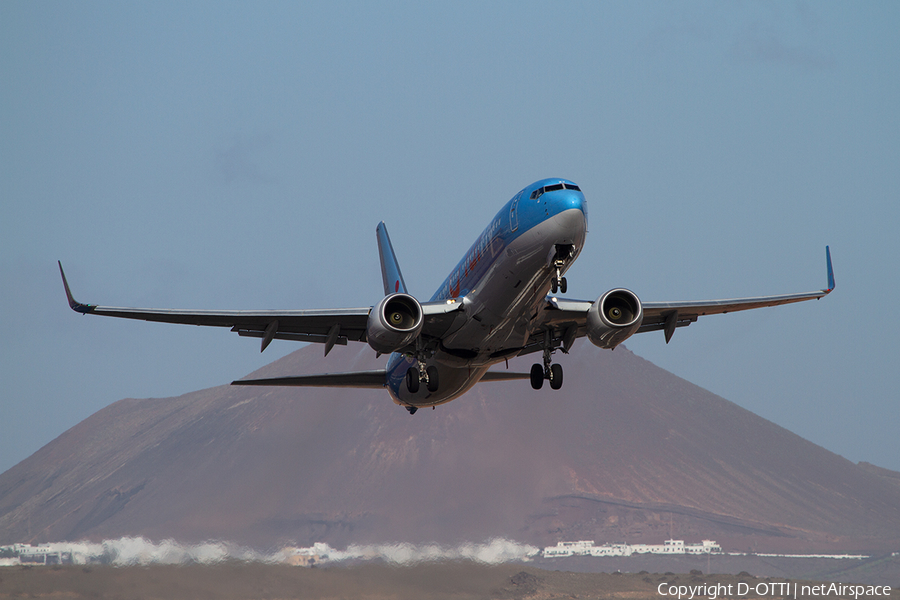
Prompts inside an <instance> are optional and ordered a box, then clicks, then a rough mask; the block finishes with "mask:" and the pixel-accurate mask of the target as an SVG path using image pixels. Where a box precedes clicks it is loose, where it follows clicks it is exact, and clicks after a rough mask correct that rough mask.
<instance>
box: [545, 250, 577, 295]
mask: <svg viewBox="0 0 900 600" xmlns="http://www.w3.org/2000/svg"><path fill="white" fill-rule="evenodd" d="M574 257H575V246H573V245H572V244H557V245H556V254H554V255H553V268H554V269H555V270H556V276H555V277H554V278H553V279H551V280H550V292H551V293H553V294H555V293H556V292H557V290H559V292H560V293H561V294H565V293H566V289H567V288H568V287H569V286H568V283H567V282H566V278H565V277H563V276H562V270H563V268H564V267H565V266H566V263H568V262H569V261H570V260H572V259H573V258H574Z"/></svg>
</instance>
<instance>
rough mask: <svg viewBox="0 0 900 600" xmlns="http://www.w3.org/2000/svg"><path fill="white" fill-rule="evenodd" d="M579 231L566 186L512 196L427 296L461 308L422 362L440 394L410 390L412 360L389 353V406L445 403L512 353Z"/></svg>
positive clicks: (576, 202)
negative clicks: (433, 373)
mask: <svg viewBox="0 0 900 600" xmlns="http://www.w3.org/2000/svg"><path fill="white" fill-rule="evenodd" d="M586 233H587V204H586V202H585V199H584V194H583V193H582V192H581V190H580V189H579V188H578V186H577V185H575V184H574V183H572V182H571V181H568V180H565V179H544V180H542V181H538V182H535V183H533V184H531V185H530V186H528V187H526V188H525V189H523V190H522V191H520V192H519V193H518V194H516V195H515V196H513V198H512V199H511V200H510V201H509V202H507V203H506V205H504V207H503V208H502V209H500V212H498V213H497V215H496V216H495V217H494V218H493V219H492V220H491V222H490V224H489V225H488V226H487V227H486V228H485V230H484V231H483V232H482V233H481V235H480V236H479V237H478V239H477V240H476V241H475V243H474V244H472V247H471V248H469V251H468V252H466V254H465V255H464V256H463V258H462V260H460V261H459V264H457V265H456V267H454V269H453V270H452V271H451V272H450V274H449V275H448V276H447V278H446V279H445V280H444V282H443V283H442V284H441V286H440V287H439V288H438V290H437V291H436V292H435V293H434V295H433V296H432V297H431V301H433V302H434V301H446V302H448V303H456V302H461V303H462V304H463V308H462V310H461V311H458V312H457V313H456V314H457V317H456V319H455V320H454V322H453V324H452V325H451V326H450V328H449V329H448V330H447V331H446V332H445V333H444V334H443V336H442V337H441V340H440V343H439V345H438V346H437V347H436V348H434V349H433V353H432V354H431V355H430V356H429V357H428V358H427V360H426V362H427V364H428V365H429V366H435V367H437V369H438V371H439V374H440V387H439V389H438V390H437V391H436V392H429V391H428V390H427V389H426V388H425V386H422V387H421V388H420V389H419V391H418V392H416V393H410V392H409V390H408V389H407V386H406V385H405V378H406V372H407V370H408V369H409V368H410V366H411V365H414V364H415V363H416V360H415V359H414V358H413V357H411V356H408V355H404V354H399V353H394V354H392V355H391V357H390V359H389V360H388V364H387V381H386V386H387V388H388V390H389V392H390V394H391V397H392V398H393V399H394V402H396V403H398V404H402V405H405V406H415V407H422V406H435V405H438V404H443V403H445V402H449V401H450V400H453V399H454V398H457V397H458V396H460V395H462V394H464V393H465V392H466V391H468V390H469V389H470V388H471V387H472V386H473V385H475V384H476V383H478V381H479V380H480V379H481V377H482V376H483V375H484V373H485V372H486V371H487V370H488V368H489V367H490V366H491V365H493V364H496V363H498V362H502V361H504V360H506V359H508V358H511V357H512V356H515V355H516V354H518V353H519V351H520V350H521V349H522V348H523V347H524V346H525V345H526V344H527V343H528V340H529V337H530V336H531V334H532V332H533V322H534V317H535V315H536V314H537V313H538V311H539V310H540V308H541V305H542V303H543V302H544V301H545V298H546V296H547V294H548V293H549V292H550V287H551V280H552V279H553V277H555V276H556V268H557V267H556V266H555V265H554V260H555V259H557V258H558V257H559V256H560V253H561V252H563V251H564V252H565V253H566V254H565V261H564V264H563V266H562V267H561V271H565V270H566V269H568V268H569V266H571V264H572V262H573V261H574V260H575V259H576V258H577V257H578V255H579V253H580V252H581V249H582V247H583V246H584V240H585V235H586ZM557 264H558V263H557Z"/></svg>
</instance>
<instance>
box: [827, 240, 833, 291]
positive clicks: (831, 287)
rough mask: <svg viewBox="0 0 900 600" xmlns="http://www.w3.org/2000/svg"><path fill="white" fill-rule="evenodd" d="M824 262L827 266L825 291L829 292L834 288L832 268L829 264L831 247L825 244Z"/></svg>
mask: <svg viewBox="0 0 900 600" xmlns="http://www.w3.org/2000/svg"><path fill="white" fill-rule="evenodd" d="M825 262H826V264H827V267H828V289H827V290H825V291H826V292H831V291H832V290H833V289H834V268H833V267H832V266H831V249H830V248H829V247H828V246H825Z"/></svg>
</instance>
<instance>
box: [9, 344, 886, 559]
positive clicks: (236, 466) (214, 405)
mask: <svg viewBox="0 0 900 600" xmlns="http://www.w3.org/2000/svg"><path fill="white" fill-rule="evenodd" d="M384 360H385V359H384V357H382V358H381V359H376V358H375V356H374V353H373V352H372V350H371V349H369V348H368V347H367V346H362V345H355V346H353V345H351V346H349V347H340V346H338V347H335V348H334V350H333V351H332V352H331V353H330V354H329V356H328V357H327V358H323V356H322V349H321V347H317V346H309V347H305V348H302V349H300V350H298V351H296V352H294V353H292V354H290V355H288V356H286V357H284V358H282V359H280V360H278V361H276V362H274V363H272V364H270V365H268V366H266V367H264V368H263V369H260V370H259V371H257V372H255V373H253V374H252V377H278V376H287V375H296V374H303V373H316V372H335V371H341V370H362V369H372V368H378V367H380V366H382V365H383V363H384ZM530 362H531V361H530V360H528V359H527V358H522V359H515V360H511V361H510V363H509V368H510V370H515V371H527V370H528V367H529V366H530ZM559 362H560V363H561V364H563V365H564V366H565V369H566V383H565V386H564V387H563V389H562V390H560V391H551V390H547V389H545V390H541V391H534V390H532V389H531V388H530V386H529V384H528V382H527V381H507V382H491V383H482V384H479V385H477V386H476V387H475V388H474V389H473V390H472V391H470V392H469V393H468V394H466V395H465V396H463V397H461V398H459V399H457V400H454V401H453V402H450V403H449V404H446V405H442V406H439V407H437V409H436V410H420V411H419V412H418V413H417V414H415V415H409V414H408V413H407V411H406V410H404V409H403V408H401V407H399V406H397V405H395V404H393V403H392V402H391V400H390V398H389V396H388V395H387V393H386V392H384V391H381V390H351V389H310V388H306V389H304V388H274V387H270V388H248V387H232V386H228V385H224V386H220V387H214V388H210V389H206V390H202V391H198V392H192V393H189V394H185V395H183V396H179V397H176V398H161V399H157V398H154V399H125V400H120V401H118V402H116V403H114V404H112V405H110V406H108V407H106V408H104V409H102V410H100V411H98V412H97V413H95V414H94V415H92V416H90V417H89V418H87V419H85V420H84V421H82V422H81V423H79V424H77V425H75V426H74V427H72V428H71V429H70V430H68V431H66V432H65V433H63V434H62V435H60V436H59V437H58V438H56V439H55V440H53V441H52V442H50V443H49V444H47V445H46V446H44V447H43V448H41V449H40V450H38V451H37V452H36V453H35V454H33V455H32V456H30V457H29V458H27V459H25V460H24V461H22V462H21V463H19V464H17V465H16V466H14V467H13V468H11V469H9V470H8V471H6V472H5V473H3V474H2V475H0V544H9V543H13V542H31V543H38V542H44V541H63V540H70V541H71V540H76V539H90V540H94V541H98V540H101V539H109V538H118V537H121V536H126V535H130V536H136V535H142V536H145V537H148V538H150V539H164V538H174V539H176V540H179V541H182V542H197V541H203V540H210V539H222V540H229V541H233V542H238V543H244V544H249V545H252V546H256V547H272V546H277V545H280V544H286V543H291V544H299V545H304V546H305V545H311V544H312V543H314V542H326V543H328V544H330V545H331V546H332V547H343V546H345V545H347V544H349V543H385V542H414V543H419V542H436V543H440V544H456V543H460V542H464V541H482V540H486V539H490V538H494V537H505V538H509V539H513V540H516V541H519V542H524V543H531V544H534V545H537V546H542V545H550V544H555V543H556V542H557V541H559V540H573V539H593V540H595V541H596V542H597V543H598V544H600V543H604V542H613V541H618V542H621V541H625V542H629V543H641V542H644V543H660V542H661V541H662V540H663V539H668V538H671V537H675V538H679V539H685V540H687V541H699V540H700V539H701V538H709V539H715V540H717V541H718V542H719V543H720V544H721V545H722V546H723V548H724V549H725V550H736V551H741V550H756V551H771V552H779V551H800V550H803V551H830V550H841V551H845V550H879V549H888V548H896V546H897V544H898V542H900V486H898V485H897V484H896V481H897V477H898V474H897V473H893V472H892V471H887V470H885V469H878V468H873V467H872V466H871V465H866V464H860V465H857V464H854V463H852V462H850V461H848V460H846V459H844V458H842V457H840V456H838V455H836V454H833V453H831V452H829V451H827V450H825V449H823V448H821V447H819V446H817V445H815V444H813V443H811V442H808V441H806V440H804V439H802V438H801V437H799V436H797V435H795V434H793V433H791V432H790V431H787V430H785V429H783V428H782V427H779V426H778V425H776V424H774V423H772V422H770V421H767V420H765V419H763V418H761V417H758V416H756V415H754V414H753V413H751V412H749V411H747V410H745V409H743V408H740V407H739V406H737V405H735V404H733V403H731V402H729V401H727V400H725V399H723V398H721V397H718V396H716V395H714V394H711V393H709V392H707V391H705V390H703V389H701V388H699V387H697V386H695V385H693V384H691V383H689V382H687V381H685V380H683V379H680V378H678V377H676V376H675V375H672V374H671V373H668V372H667V371H664V370H662V369H660V368H658V367H656V366H654V365H653V364H651V363H649V362H648V361H646V360H643V359H642V358H640V357H638V356H636V355H635V354H633V353H631V352H630V351H628V350H627V349H625V348H624V347H620V348H619V349H617V350H616V351H615V352H609V351H606V350H599V349H596V348H594V347H593V346H591V345H589V344H578V345H576V348H575V351H573V352H572V354H571V355H568V356H561V357H560V358H559ZM494 368H497V367H494ZM500 368H505V367H504V366H503V365H500ZM785 401H789V399H787V398H786V399H785Z"/></svg>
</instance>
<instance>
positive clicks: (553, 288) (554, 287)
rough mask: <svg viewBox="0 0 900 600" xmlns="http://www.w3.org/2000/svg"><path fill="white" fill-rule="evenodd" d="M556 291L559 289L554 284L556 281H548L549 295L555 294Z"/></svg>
mask: <svg viewBox="0 0 900 600" xmlns="http://www.w3.org/2000/svg"><path fill="white" fill-rule="evenodd" d="M557 289H559V286H558V285H557V283H556V279H552V280H550V293H551V294H555V293H556V290H557Z"/></svg>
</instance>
